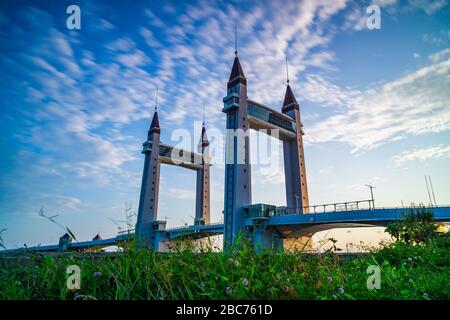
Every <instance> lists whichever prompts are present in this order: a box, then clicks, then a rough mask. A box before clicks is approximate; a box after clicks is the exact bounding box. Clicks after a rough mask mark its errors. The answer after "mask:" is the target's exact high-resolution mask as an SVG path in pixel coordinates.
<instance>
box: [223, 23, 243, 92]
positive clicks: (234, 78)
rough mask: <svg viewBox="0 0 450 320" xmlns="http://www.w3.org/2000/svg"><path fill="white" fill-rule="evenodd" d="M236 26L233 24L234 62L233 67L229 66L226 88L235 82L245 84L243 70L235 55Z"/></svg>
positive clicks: (236, 51)
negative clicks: (229, 71)
mask: <svg viewBox="0 0 450 320" xmlns="http://www.w3.org/2000/svg"><path fill="white" fill-rule="evenodd" d="M237 54H238V50H237V27H236V25H234V55H235V57H234V62H233V67H232V68H231V73H230V78H229V79H228V88H230V87H232V86H234V85H236V84H237V83H239V82H240V83H242V84H247V80H246V79H245V75H244V71H243V70H242V67H241V63H240V62H239V58H238V56H237Z"/></svg>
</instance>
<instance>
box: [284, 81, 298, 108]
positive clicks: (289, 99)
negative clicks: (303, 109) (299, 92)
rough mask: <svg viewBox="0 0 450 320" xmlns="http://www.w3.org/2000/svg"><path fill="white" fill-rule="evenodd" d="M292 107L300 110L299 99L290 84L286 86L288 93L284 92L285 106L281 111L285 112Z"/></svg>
mask: <svg viewBox="0 0 450 320" xmlns="http://www.w3.org/2000/svg"><path fill="white" fill-rule="evenodd" d="M292 109H297V110H299V106H298V103H297V99H295V96H294V93H293V92H292V89H291V86H290V85H289V84H288V85H287V87H286V93H285V94H284V102H283V108H282V109H281V111H282V112H283V113H286V112H288V111H291V110H292Z"/></svg>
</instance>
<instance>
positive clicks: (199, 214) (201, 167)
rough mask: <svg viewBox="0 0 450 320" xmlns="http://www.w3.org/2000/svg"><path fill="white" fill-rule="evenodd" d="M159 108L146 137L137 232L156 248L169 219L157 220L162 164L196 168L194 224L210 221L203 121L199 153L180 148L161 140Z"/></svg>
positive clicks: (164, 235) (207, 146)
mask: <svg viewBox="0 0 450 320" xmlns="http://www.w3.org/2000/svg"><path fill="white" fill-rule="evenodd" d="M160 133H161V129H160V127H159V120H158V112H157V111H156V110H155V113H154V115H153V119H152V123H151V125H150V129H149V131H148V136H147V140H146V141H145V142H144V143H143V149H142V153H143V154H145V161H144V172H143V174H142V185H141V193H140V199H139V210H138V218H137V223H136V232H137V236H138V241H140V243H141V245H145V246H147V247H149V248H154V249H155V250H160V249H161V248H160V246H162V245H164V240H165V237H166V236H167V235H166V233H165V232H164V231H165V230H166V221H164V220H158V196H159V181H160V167H161V164H169V165H175V166H179V167H183V168H186V169H190V170H194V171H196V173H197V180H196V184H197V186H196V190H197V192H196V210H195V220H194V224H195V225H204V224H209V223H210V195H209V193H210V168H209V167H210V161H209V142H208V138H207V136H206V129H205V126H204V125H203V127H202V134H201V138H200V142H199V145H198V151H199V153H195V152H191V151H185V150H182V149H177V148H175V147H172V146H169V145H166V144H163V143H161V141H160Z"/></svg>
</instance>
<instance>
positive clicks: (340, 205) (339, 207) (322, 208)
mask: <svg viewBox="0 0 450 320" xmlns="http://www.w3.org/2000/svg"><path fill="white" fill-rule="evenodd" d="M373 209H375V204H374V201H373V200H371V199H369V200H357V201H347V202H336V203H326V204H318V205H312V206H306V207H303V208H302V210H303V213H305V214H308V213H326V212H339V211H356V210H373ZM299 211H300V208H298V209H297V208H294V209H291V208H277V215H285V214H297V213H299Z"/></svg>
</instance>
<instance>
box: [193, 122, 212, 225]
mask: <svg viewBox="0 0 450 320" xmlns="http://www.w3.org/2000/svg"><path fill="white" fill-rule="evenodd" d="M198 151H199V152H200V153H201V154H202V168H201V169H199V170H197V188H196V189H197V193H196V201H195V203H196V205H195V221H194V224H195V225H204V224H209V223H210V222H211V221H210V216H211V213H210V178H209V177H210V158H209V142H208V140H207V138H206V131H205V128H204V127H203V130H202V137H201V140H200V144H199V146H198Z"/></svg>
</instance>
